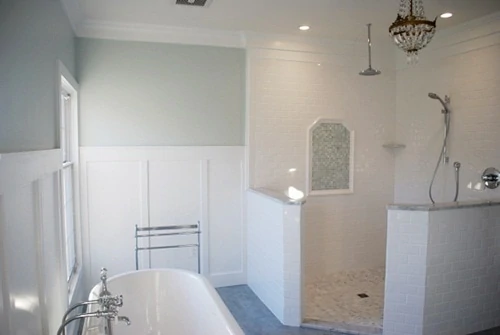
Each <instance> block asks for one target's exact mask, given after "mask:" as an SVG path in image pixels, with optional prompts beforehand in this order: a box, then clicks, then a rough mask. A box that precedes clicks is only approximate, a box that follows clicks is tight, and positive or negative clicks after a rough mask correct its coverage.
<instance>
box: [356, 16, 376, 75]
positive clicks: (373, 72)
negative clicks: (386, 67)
mask: <svg viewBox="0 0 500 335" xmlns="http://www.w3.org/2000/svg"><path fill="white" fill-rule="evenodd" d="M367 27H368V68H367V69H366V70H363V71H361V72H360V73H359V74H360V75H362V76H376V75H378V74H380V73H382V72H380V71H379V70H375V69H373V68H372V38H371V27H372V24H371V23H368V24H367Z"/></svg>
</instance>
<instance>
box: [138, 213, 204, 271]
mask: <svg viewBox="0 0 500 335" xmlns="http://www.w3.org/2000/svg"><path fill="white" fill-rule="evenodd" d="M200 234H201V230H200V222H199V221H198V224H191V225H176V226H157V227H139V226H138V225H135V269H136V270H139V251H145V250H160V249H177V248H193V247H195V248H196V249H197V252H198V255H197V256H198V259H197V261H198V273H201V257H200V256H201V255H200ZM185 235H197V243H190V244H177V245H162V246H157V247H151V246H148V247H139V239H140V238H144V237H146V238H151V237H160V236H170V237H173V236H185Z"/></svg>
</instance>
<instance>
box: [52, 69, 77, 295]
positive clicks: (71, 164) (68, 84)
mask: <svg viewBox="0 0 500 335" xmlns="http://www.w3.org/2000/svg"><path fill="white" fill-rule="evenodd" d="M57 82H58V86H57V92H56V94H57V99H56V101H57V102H58V105H57V112H58V125H59V126H58V127H57V130H58V139H57V146H58V148H59V149H60V150H61V156H60V159H61V168H60V172H59V192H60V204H59V213H60V219H59V222H60V241H61V243H60V245H61V264H60V269H61V273H62V274H64V281H65V282H67V284H68V287H67V288H68V291H67V292H68V303H71V302H72V300H73V296H74V295H75V292H76V291H77V287H78V284H79V282H80V277H81V273H82V264H83V259H82V229H81V220H80V187H79V186H80V178H79V142H78V106H79V104H78V99H79V85H78V83H77V82H76V80H75V79H74V77H73V76H72V75H71V73H70V72H69V70H68V69H67V68H66V67H65V66H64V64H63V63H62V62H61V61H58V71H57ZM63 92H65V93H67V94H69V95H70V96H71V99H70V106H71V107H70V108H71V111H70V113H71V114H70V128H71V130H70V138H69V139H66V138H65V136H64V135H63V134H62V131H63V129H62V125H63V118H64V114H63V111H64V106H63V104H64V101H63V99H62V94H63ZM65 126H66V125H65ZM64 139H65V140H66V142H67V143H68V141H69V146H70V148H69V157H68V158H69V160H66V161H65V159H64V158H65V157H63V150H62V140H64ZM68 168H71V169H72V183H73V185H72V191H73V194H72V196H73V225H74V239H75V241H74V243H75V250H74V252H75V266H74V268H73V271H72V273H71V276H70V278H69V280H67V279H68V278H67V264H68V260H67V251H66V231H65V222H64V214H65V210H64V208H63V207H64V198H63V197H64V183H63V176H64V173H63V170H64V169H68Z"/></svg>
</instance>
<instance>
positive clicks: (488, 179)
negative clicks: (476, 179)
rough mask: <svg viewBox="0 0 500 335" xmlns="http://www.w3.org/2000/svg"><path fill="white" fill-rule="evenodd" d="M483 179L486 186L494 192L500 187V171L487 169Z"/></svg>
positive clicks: (491, 168)
mask: <svg viewBox="0 0 500 335" xmlns="http://www.w3.org/2000/svg"><path fill="white" fill-rule="evenodd" d="M481 179H482V180H483V183H484V186H486V187H487V188H489V189H492V190H494V189H495V188H497V187H498V186H500V171H498V170H497V169H495V168H493V167H490V168H487V169H486V170H484V172H483V176H482V177H481Z"/></svg>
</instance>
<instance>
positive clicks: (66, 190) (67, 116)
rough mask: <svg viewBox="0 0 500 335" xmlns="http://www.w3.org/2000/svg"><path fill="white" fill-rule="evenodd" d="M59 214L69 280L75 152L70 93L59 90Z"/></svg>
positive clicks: (73, 236) (73, 242)
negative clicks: (60, 166) (60, 165)
mask: <svg viewBox="0 0 500 335" xmlns="http://www.w3.org/2000/svg"><path fill="white" fill-rule="evenodd" d="M60 99H61V101H60V106H61V107H60V108H61V131H60V140H61V156H62V157H61V160H62V171H61V186H62V187H61V188H62V189H61V194H62V200H61V207H62V208H61V212H62V213H61V214H62V215H61V216H62V223H63V230H64V245H65V255H66V279H67V280H68V282H69V281H70V280H71V277H72V275H73V274H74V273H75V272H76V269H77V259H76V234H75V197H74V189H75V188H74V165H75V164H74V161H73V157H74V156H75V154H76V153H75V152H74V150H73V147H72V145H71V144H72V143H71V142H72V141H71V138H72V137H73V133H72V130H73V127H72V124H71V121H72V115H71V114H72V108H71V107H72V104H71V94H70V93H69V92H67V91H66V90H62V91H61V96H60Z"/></svg>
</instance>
